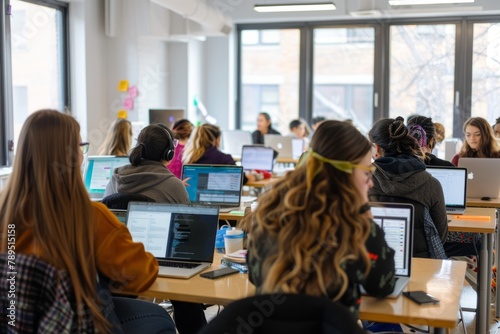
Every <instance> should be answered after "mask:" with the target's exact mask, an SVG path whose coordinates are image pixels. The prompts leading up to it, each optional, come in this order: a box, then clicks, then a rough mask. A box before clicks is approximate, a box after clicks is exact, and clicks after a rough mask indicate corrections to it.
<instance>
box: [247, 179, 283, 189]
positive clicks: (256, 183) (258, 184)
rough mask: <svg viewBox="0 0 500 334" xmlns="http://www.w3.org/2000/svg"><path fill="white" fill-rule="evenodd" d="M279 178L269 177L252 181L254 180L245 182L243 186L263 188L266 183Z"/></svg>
mask: <svg viewBox="0 0 500 334" xmlns="http://www.w3.org/2000/svg"><path fill="white" fill-rule="evenodd" d="M278 179H279V178H274V177H273V178H270V179H264V180H260V181H254V182H247V183H246V184H245V186H248V187H254V188H265V187H267V186H268V185H270V184H272V183H273V182H274V181H276V180H278Z"/></svg>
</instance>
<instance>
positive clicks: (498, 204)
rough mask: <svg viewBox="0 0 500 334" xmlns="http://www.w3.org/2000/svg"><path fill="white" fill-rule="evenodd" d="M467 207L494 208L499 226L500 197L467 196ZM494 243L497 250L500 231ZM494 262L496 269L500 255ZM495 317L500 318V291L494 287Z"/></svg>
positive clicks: (499, 266) (498, 265)
mask: <svg viewBox="0 0 500 334" xmlns="http://www.w3.org/2000/svg"><path fill="white" fill-rule="evenodd" d="M467 207H478V208H495V209H496V210H497V216H496V221H497V228H498V227H499V226H500V198H494V199H491V200H489V201H484V200H482V199H480V198H472V197H468V198H467ZM495 243H496V246H495V247H496V249H497V252H498V249H499V245H500V233H499V232H498V230H497V233H496V239H495ZM495 264H496V267H497V270H498V268H500V256H497V257H496V259H495ZM495 317H496V318H500V291H499V290H498V288H497V289H496V296H495Z"/></svg>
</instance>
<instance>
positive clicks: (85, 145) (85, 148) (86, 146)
mask: <svg viewBox="0 0 500 334" xmlns="http://www.w3.org/2000/svg"><path fill="white" fill-rule="evenodd" d="M89 146H90V143H87V142H85V143H80V150H82V152H83V154H86V153H87V152H88V151H89Z"/></svg>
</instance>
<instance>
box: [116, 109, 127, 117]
mask: <svg viewBox="0 0 500 334" xmlns="http://www.w3.org/2000/svg"><path fill="white" fill-rule="evenodd" d="M127 117H128V112H127V111H126V110H118V118H127Z"/></svg>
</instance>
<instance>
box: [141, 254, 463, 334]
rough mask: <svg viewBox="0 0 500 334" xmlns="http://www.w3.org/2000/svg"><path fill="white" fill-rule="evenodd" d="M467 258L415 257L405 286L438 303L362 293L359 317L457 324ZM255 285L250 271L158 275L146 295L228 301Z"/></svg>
mask: <svg viewBox="0 0 500 334" xmlns="http://www.w3.org/2000/svg"><path fill="white" fill-rule="evenodd" d="M221 257H222V255H221V254H219V253H216V255H215V259H214V265H213V266H212V267H211V268H209V269H207V271H210V270H214V269H216V268H218V267H219V263H220V259H221ZM465 266H466V264H465V263H464V262H459V261H450V260H434V259H418V258H414V259H412V276H411V279H410V283H409V284H408V286H407V287H406V289H405V290H408V291H410V290H424V291H426V292H428V293H430V294H432V295H433V296H435V297H436V298H438V299H439V300H440V303H439V304H438V305H428V306H420V305H417V304H415V303H414V302H412V301H411V300H409V299H408V298H406V297H403V296H400V297H399V298H395V299H377V298H373V297H363V301H362V303H361V310H360V311H361V312H360V318H361V319H365V320H373V321H384V322H391V323H400V322H404V323H411V324H416V325H429V326H432V327H436V329H435V332H436V333H444V329H443V328H455V327H456V325H457V321H458V319H457V315H458V308H459V304H460V295H461V291H462V286H463V283H464V277H465ZM254 293H255V287H254V286H253V285H252V284H251V283H250V282H249V281H248V275H247V274H234V275H230V276H226V277H222V278H219V279H215V280H210V279H206V278H202V277H200V276H199V275H196V276H194V277H192V278H191V279H189V280H183V279H175V278H164V277H158V278H157V279H156V281H155V283H153V285H152V286H151V287H150V288H149V290H148V291H146V292H145V293H143V294H142V295H143V296H148V297H156V298H164V299H173V300H179V301H186V302H193V303H209V304H218V305H227V304H229V303H231V302H232V301H235V300H238V299H241V298H244V297H248V296H251V295H253V294H254Z"/></svg>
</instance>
